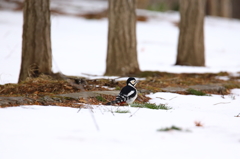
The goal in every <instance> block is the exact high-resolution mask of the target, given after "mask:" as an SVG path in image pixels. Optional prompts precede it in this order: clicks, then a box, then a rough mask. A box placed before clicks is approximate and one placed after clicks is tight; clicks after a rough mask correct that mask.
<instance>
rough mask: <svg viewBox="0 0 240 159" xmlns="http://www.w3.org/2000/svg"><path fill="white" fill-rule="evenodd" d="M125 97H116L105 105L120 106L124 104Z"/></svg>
mask: <svg viewBox="0 0 240 159" xmlns="http://www.w3.org/2000/svg"><path fill="white" fill-rule="evenodd" d="M127 99H128V97H127V96H117V98H116V100H113V101H111V102H108V103H106V104H105V105H113V104H120V103H125V102H126V101H127Z"/></svg>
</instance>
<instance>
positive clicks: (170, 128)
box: [157, 125, 182, 131]
mask: <svg viewBox="0 0 240 159" xmlns="http://www.w3.org/2000/svg"><path fill="white" fill-rule="evenodd" d="M172 130H177V131H182V128H180V127H177V126H174V125H173V126H171V127H166V128H161V129H158V130H157V131H172Z"/></svg>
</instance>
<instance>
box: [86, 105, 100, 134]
mask: <svg viewBox="0 0 240 159" xmlns="http://www.w3.org/2000/svg"><path fill="white" fill-rule="evenodd" d="M88 110H89V111H90V114H91V116H92V119H93V122H94V125H95V127H96V129H97V131H99V130H100V129H99V127H98V124H97V121H96V119H95V116H94V115H93V112H92V111H91V109H88Z"/></svg>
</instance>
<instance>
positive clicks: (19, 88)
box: [0, 71, 240, 107]
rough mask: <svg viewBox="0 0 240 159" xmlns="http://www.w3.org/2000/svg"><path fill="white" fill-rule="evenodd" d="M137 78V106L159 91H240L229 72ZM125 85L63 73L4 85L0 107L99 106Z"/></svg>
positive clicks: (238, 81)
mask: <svg viewBox="0 0 240 159" xmlns="http://www.w3.org/2000/svg"><path fill="white" fill-rule="evenodd" d="M134 77H140V78H144V80H140V82H139V83H138V85H137V89H138V91H139V96H138V98H137V100H136V103H146V102H148V100H149V99H150V98H148V97H147V96H146V95H147V94H150V93H155V92H174V93H179V94H195V95H205V94H220V95H223V96H224V95H227V94H229V93H230V89H233V88H240V77H236V76H231V75H230V74H229V73H226V72H220V73H205V74H199V73H183V74H175V73H167V72H152V71H145V72H141V73H139V74H137V75H134ZM124 85H125V81H119V80H117V79H115V80H114V79H86V78H83V77H76V76H65V75H62V74H54V75H53V76H47V75H41V76H40V77H38V78H28V79H27V80H26V81H24V82H21V83H19V84H5V85H0V94H1V97H0V107H8V106H19V105H60V106H68V107H82V106H84V105H86V104H91V105H99V104H104V103H106V102H108V101H111V100H114V99H115V97H116V95H117V94H118V92H119V91H120V89H121V88H122V87H124ZM109 91H111V92H109ZM76 93H79V94H76ZM76 96H77V97H76ZM79 103H80V104H79Z"/></svg>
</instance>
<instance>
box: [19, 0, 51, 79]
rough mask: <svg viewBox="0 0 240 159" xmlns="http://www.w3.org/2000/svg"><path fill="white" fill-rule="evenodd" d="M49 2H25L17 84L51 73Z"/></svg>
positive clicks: (36, 0)
mask: <svg viewBox="0 0 240 159" xmlns="http://www.w3.org/2000/svg"><path fill="white" fill-rule="evenodd" d="M49 5H50V3H49V0H25V1H24V11H23V13H24V24H23V34H22V63H21V70H20V75H19V80H18V82H21V81H23V80H25V79H26V78H27V77H37V76H39V75H40V74H42V73H43V74H51V73H52V50H51V35H50V34H51V33H50V26H51V24H50V9H49Z"/></svg>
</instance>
